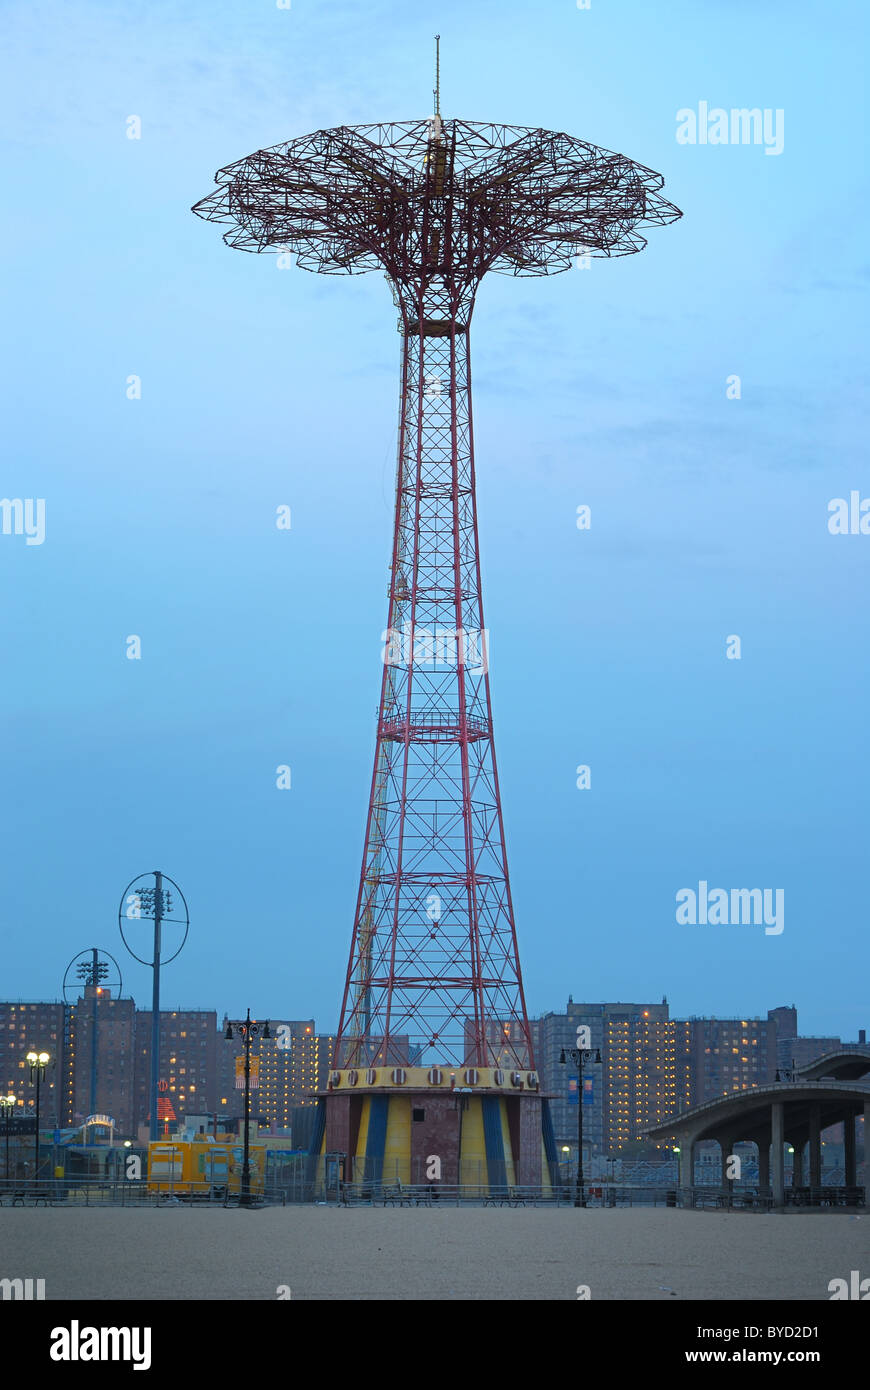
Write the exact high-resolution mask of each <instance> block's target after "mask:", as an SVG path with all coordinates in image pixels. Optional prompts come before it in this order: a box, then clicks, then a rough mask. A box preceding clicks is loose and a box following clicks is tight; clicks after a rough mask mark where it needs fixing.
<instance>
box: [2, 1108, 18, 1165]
mask: <svg viewBox="0 0 870 1390" xmlns="http://www.w3.org/2000/svg"><path fill="white" fill-rule="evenodd" d="M16 1104H17V1102H16V1100H15V1097H14V1096H13V1095H8V1096H0V1110H2V1112H3V1119H4V1121H5V1127H6V1180H7V1182H8V1181H9V1133H10V1131H11V1129H12V1113H13V1111H14V1109H15V1106H16Z"/></svg>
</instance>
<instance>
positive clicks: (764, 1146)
mask: <svg viewBox="0 0 870 1390" xmlns="http://www.w3.org/2000/svg"><path fill="white" fill-rule="evenodd" d="M758 1186H759V1189H760V1191H762V1192H766V1191H767V1189H768V1188H769V1187H770V1135H769V1134H768V1135H766V1136H765V1138H764V1139H759V1141H758Z"/></svg>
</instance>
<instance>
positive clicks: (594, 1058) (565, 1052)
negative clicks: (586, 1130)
mask: <svg viewBox="0 0 870 1390" xmlns="http://www.w3.org/2000/svg"><path fill="white" fill-rule="evenodd" d="M577 1036H578V1038H579V1037H580V1029H579V1028H578V1030H577ZM569 1057H570V1058H571V1061H572V1062H573V1063H574V1066H575V1067H576V1068H577V1186H576V1189H575V1192H574V1205H575V1207H585V1205H586V1194H585V1192H584V1191H583V1068H584V1066H585V1065H586V1063H587V1062H595V1063H600V1061H601V1052H600V1050H599V1049H598V1048H597V1047H596V1048H591V1047H569V1048H564V1047H563V1048H562V1055H561V1057H560V1058H559V1062H560V1065H561V1066H563V1067H564V1066H565V1064H566V1063H567V1061H568V1058H569Z"/></svg>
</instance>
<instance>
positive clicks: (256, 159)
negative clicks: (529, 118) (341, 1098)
mask: <svg viewBox="0 0 870 1390" xmlns="http://www.w3.org/2000/svg"><path fill="white" fill-rule="evenodd" d="M216 182H217V184H218V188H217V190H216V191H215V192H213V193H212V194H210V195H209V196H208V197H206V198H204V199H203V200H202V201H201V202H199V203H197V204H196V206H195V208H194V211H195V212H196V213H198V214H199V215H200V216H202V217H204V218H207V219H208V220H210V221H215V222H225V223H229V224H230V230H229V231H228V232H227V233H226V234H225V237H224V240H225V241H226V242H227V244H228V245H230V246H234V247H238V248H240V249H242V250H246V251H271V252H276V251H290V252H293V253H295V255H296V257H297V261H298V264H299V265H300V266H302V267H304V268H305V269H308V270H314V271H320V272H324V273H327V274H339V273H348V274H355V273H359V272H362V271H368V270H374V269H378V268H380V269H382V270H383V271H385V273H386V277H387V279H388V281H389V282H390V285H391V288H392V292H393V297H394V301H395V304H396V306H397V308H398V310H399V315H400V318H399V331H400V333H401V335H402V365H401V388H400V419H399V447H398V477H397V487H396V504H395V532H394V541H393V554H392V566H391V573H390V585H389V610H388V618H387V629H388V631H387V637H386V641H385V653H384V673H383V680H382V685H381V699H380V711H379V717H378V727H377V747H376V752H375V759H374V772H373V776H372V783H371V795H370V799H369V810H368V819H367V824H366V833H365V849H364V854H363V863H362V873H361V876H360V888H359V894H358V898H357V905H356V914H355V918H354V927H353V940H352V945H351V952H350V963H349V966H348V971H347V979H346V984H345V990H344V998H343V1003H342V1011H341V1021H340V1024H339V1033H338V1042H337V1045H336V1052H335V1057H334V1065H335V1066H336V1067H341V1066H344V1067H351V1068H352V1067H354V1066H368V1067H372V1066H373V1065H374V1064H375V1063H376V1062H378V1061H379V1062H380V1063H381V1064H382V1065H384V1064H409V1065H416V1066H428V1065H433V1064H442V1065H446V1066H448V1067H449V1066H462V1065H464V1066H466V1067H492V1068H500V1067H502V1066H504V1067H514V1066H515V1067H520V1068H522V1067H533V1066H534V1062H533V1059H532V1049H531V1038H530V1031H529V1024H528V1019H527V1016H526V1008H525V1002H524V998H523V988H522V979H521V974H520V964H519V955H518V950H517V936H516V929H515V924H514V915H513V907H512V903H511V893H510V885H509V879H508V870H507V860H506V854H505V835H504V826H503V822H502V811H501V803H500V797H499V783H498V772H497V768H496V759H495V749H494V746H493V737H492V727H493V726H492V710H491V703H490V685H489V671H488V656H487V642H486V636H485V624H484V616H483V607H482V602H481V583H480V559H479V552H478V527H477V512H476V506H475V473H474V447H473V442H472V415H471V375H470V365H469V327H470V323H471V316H472V310H473V307H474V300H475V295H476V292H477V287H478V285H479V284H480V281H481V278H482V277H483V275H484V274H486V272H487V271H491V270H492V271H498V272H501V273H503V274H508V275H550V274H553V273H555V272H558V271H563V270H567V269H568V268H569V267H570V265H571V263H572V257H574V256H576V255H577V253H578V252H579V251H581V250H582V251H584V252H586V253H588V254H591V255H598V256H619V255H626V254H629V253H631V252H634V251H639V250H641V249H642V248H643V247H644V246H645V245H646V242H645V240H644V238H643V237H642V236H641V235H640V233H639V231H638V228H639V227H640V226H642V225H647V226H658V225H662V224H664V223H667V222H670V221H672V220H674V219H675V218H677V217H679V216H680V213H679V211H678V210H677V209H676V208H674V207H673V206H671V204H670V203H668V202H666V201H665V200H664V199H663V198H662V197H661V196H660V192H659V190H660V189H661V187H662V183H663V180H662V178H661V176H660V175H658V174H656V173H653V172H652V171H651V170H650V169H647V168H644V167H643V166H642V165H639V164H635V163H633V162H632V161H631V160H629V159H626V158H625V157H624V156H622V155H619V154H613V153H611V152H610V151H607V150H603V149H599V148H596V147H595V146H593V145H589V144H585V143H583V142H582V141H579V140H576V139H573V138H572V137H571V136H568V135H564V134H559V133H553V132H549V131H544V130H532V129H525V128H520V127H516V126H503V125H489V124H481V123H475V122H470V121H460V120H442V118H441V116H440V113H438V103H437V99H436V115H435V116H434V117H433V118H430V119H428V120H420V121H407V122H397V123H391V124H384V125H365V126H342V127H339V128H337V129H333V130H325V131H317V132H315V133H314V134H313V135H309V136H306V137H304V138H302V139H299V140H293V141H290V142H289V143H286V144H282V145H278V146H275V147H273V148H271V149H265V150H259V151H258V152H257V153H255V154H252V155H250V156H248V157H247V158H246V159H242V160H240V161H238V162H237V163H235V164H231V165H228V166H227V167H226V168H225V169H222V170H220V171H219V172H218V174H217V175H216ZM436 1070H437V1065H436ZM370 1075H371V1076H374V1073H373V1072H372V1073H370ZM498 1075H499V1076H501V1073H500V1072H499V1073H498ZM355 1076H356V1074H355V1073H354V1079H355Z"/></svg>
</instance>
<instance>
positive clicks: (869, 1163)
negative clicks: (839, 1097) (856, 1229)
mask: <svg viewBox="0 0 870 1390" xmlns="http://www.w3.org/2000/svg"><path fill="white" fill-rule="evenodd" d="M869 1136H870V1101H864V1207H866V1205H867V1193H869V1191H870V1138H869Z"/></svg>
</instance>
